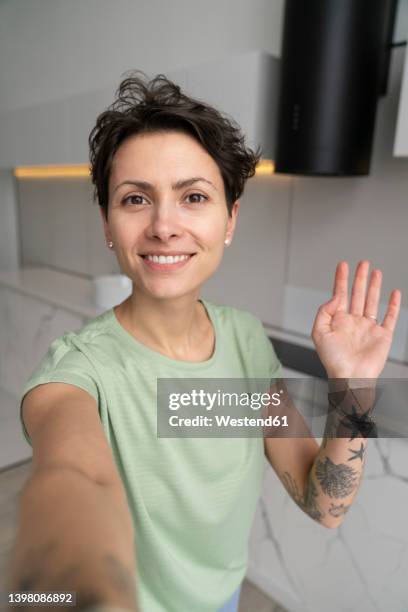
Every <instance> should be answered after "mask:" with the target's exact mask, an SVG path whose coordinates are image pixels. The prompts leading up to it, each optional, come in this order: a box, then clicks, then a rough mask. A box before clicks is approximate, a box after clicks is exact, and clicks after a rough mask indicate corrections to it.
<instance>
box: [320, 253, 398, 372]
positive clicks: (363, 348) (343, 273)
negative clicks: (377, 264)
mask: <svg viewBox="0 0 408 612" xmlns="http://www.w3.org/2000/svg"><path fill="white" fill-rule="evenodd" d="M367 264H368V265H367ZM368 266H369V262H367V261H363V262H360V264H359V266H358V267H357V271H356V275H355V280H354V284H353V290H352V298H351V303H350V312H348V306H347V278H348V264H347V262H340V263H339V264H338V266H337V269H336V276H335V282H334V290H333V297H332V299H331V300H330V301H329V302H326V303H325V304H322V306H320V308H319V310H318V313H317V315H316V318H315V322H314V325H313V330H312V339H313V342H314V344H315V346H316V350H317V352H318V355H319V357H320V359H321V361H322V363H323V365H324V367H325V369H326V372H327V374H328V376H329V378H377V377H378V376H379V375H380V373H381V371H382V370H383V368H384V365H385V362H386V360H387V357H388V354H389V351H390V348H391V343H392V338H393V332H394V329H395V325H396V322H397V319H398V314H399V308H400V302H401V292H400V291H399V290H394V291H393V292H392V293H391V296H390V300H389V304H388V309H387V312H386V314H385V317H384V321H383V323H382V324H381V325H380V324H377V322H376V321H375V320H374V317H376V316H377V311H378V303H379V297H380V288H381V280H382V278H381V276H382V275H381V271H380V270H373V272H372V275H371V282H370V286H369V289H368V293H367V297H366V295H365V290H366V285H367V272H368Z"/></svg>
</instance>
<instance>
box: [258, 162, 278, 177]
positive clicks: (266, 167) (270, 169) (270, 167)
mask: <svg viewBox="0 0 408 612" xmlns="http://www.w3.org/2000/svg"><path fill="white" fill-rule="evenodd" d="M274 172H275V164H274V163H273V161H272V160H271V159H261V161H260V162H259V164H258V165H257V167H256V171H255V174H256V176H259V175H260V174H273V173H274Z"/></svg>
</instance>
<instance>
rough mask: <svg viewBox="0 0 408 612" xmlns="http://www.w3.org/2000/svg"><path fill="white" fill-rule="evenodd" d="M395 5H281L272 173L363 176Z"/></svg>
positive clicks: (350, 1)
mask: <svg viewBox="0 0 408 612" xmlns="http://www.w3.org/2000/svg"><path fill="white" fill-rule="evenodd" d="M396 4H397V2H396V0H286V6H285V16H284V29H283V46H282V60H281V76H280V96H279V104H278V130H277V147H276V155H275V171H276V172H281V173H288V174H306V175H322V176H355V175H366V174H368V173H369V170H370V158H371V149H372V142H373V134H374V127H375V116H376V109H377V102H378V97H379V96H380V95H381V94H384V93H385V92H386V83H387V75H388V65H389V57H390V46H391V42H392V33H393V27H394V21H395V13H396Z"/></svg>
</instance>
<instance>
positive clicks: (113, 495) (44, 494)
mask: <svg viewBox="0 0 408 612" xmlns="http://www.w3.org/2000/svg"><path fill="white" fill-rule="evenodd" d="M10 561H11V563H10V567H9V572H8V576H7V579H6V585H7V589H8V590H10V591H75V592H76V599H77V608H76V609H78V610H80V609H83V610H85V608H86V606H88V605H91V604H97V603H103V604H109V605H116V606H122V607H124V608H125V609H128V610H132V611H135V610H137V609H138V608H137V602H136V584H135V579H136V563H135V555H134V537H133V526H132V522H131V518H130V513H129V510H128V507H127V503H126V498H125V495H124V493H123V494H122V493H121V492H119V491H118V490H116V489H115V490H114V491H113V489H112V488H110V487H108V486H102V485H99V484H97V483H94V482H92V481H91V480H90V479H88V478H86V477H85V476H84V475H82V474H81V473H80V472H75V471H73V470H71V469H62V468H56V469H44V470H38V471H37V472H36V473H34V475H33V476H32V477H31V478H30V479H29V480H28V482H27V483H26V485H25V487H24V488H23V490H22V492H21V495H20V504H19V511H18V523H17V537H16V542H15V546H14V549H13V554H12V557H11V560H10ZM10 609H11V608H10ZM20 609H21V608H20ZM36 610H38V612H40V610H42V608H39V607H38V606H37V607H36ZM45 610H47V611H50V610H52V607H50V606H49V605H48V606H44V611H45Z"/></svg>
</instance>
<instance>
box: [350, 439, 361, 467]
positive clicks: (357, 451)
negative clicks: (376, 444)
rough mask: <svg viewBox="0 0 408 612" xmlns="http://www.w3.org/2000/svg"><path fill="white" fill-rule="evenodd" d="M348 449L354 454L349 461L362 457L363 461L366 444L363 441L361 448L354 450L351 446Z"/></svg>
mask: <svg viewBox="0 0 408 612" xmlns="http://www.w3.org/2000/svg"><path fill="white" fill-rule="evenodd" d="M348 450H349V451H351V452H352V453H354V454H353V456H352V457H349V458H348V459H347V461H353V459H361V463H363V459H364V452H365V446H364V444H363V443H362V442H361V445H360V448H359V450H354V449H353V448H349V449H348Z"/></svg>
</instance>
